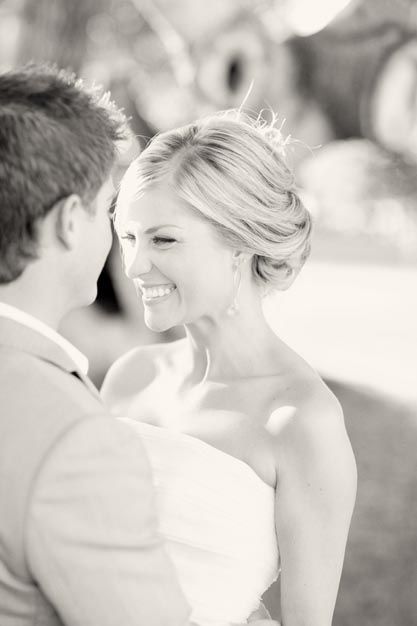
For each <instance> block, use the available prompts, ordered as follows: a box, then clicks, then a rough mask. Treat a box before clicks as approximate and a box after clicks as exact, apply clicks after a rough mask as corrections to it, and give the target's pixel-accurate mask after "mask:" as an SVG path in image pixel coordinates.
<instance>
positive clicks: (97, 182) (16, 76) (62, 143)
mask: <svg viewBox="0 0 417 626" xmlns="http://www.w3.org/2000/svg"><path fill="white" fill-rule="evenodd" d="M124 131H125V119H124V117H123V115H122V114H121V113H120V111H118V110H117V109H116V107H115V106H114V105H113V104H112V103H111V102H110V100H109V98H108V96H106V95H103V93H102V92H101V91H100V90H98V89H97V88H94V89H87V88H86V87H85V86H84V85H83V84H82V83H81V81H80V80H78V79H76V77H75V76H73V75H72V74H70V73H68V72H65V71H63V70H57V69H55V68H52V67H49V66H35V65H29V66H26V67H24V68H23V69H19V70H15V71H11V72H7V73H5V74H2V75H0V287H2V286H5V287H6V286H8V285H11V284H13V283H14V281H18V280H19V279H21V277H23V276H24V275H25V273H26V272H28V271H31V268H33V267H37V266H39V264H40V263H42V261H45V259H47V261H48V263H49V262H51V263H54V264H55V265H56V267H55V271H56V272H59V271H62V272H63V274H64V275H63V276H62V278H63V279H65V280H68V279H69V282H70V283H71V282H73V283H74V285H73V288H74V289H75V290H78V291H79V292H80V293H79V298H78V301H76V300H77V298H75V301H76V302H75V301H74V304H75V305H81V304H87V303H88V300H90V301H91V299H94V295H95V294H92V293H91V292H92V291H94V290H95V285H94V289H93V288H92V286H91V285H89V286H88V285H87V284H85V285H83V284H82V282H83V280H85V281H87V280H89V281H90V282H94V283H96V280H97V277H98V274H99V272H100V270H101V268H102V265H103V264H104V261H105V257H106V256H107V253H108V250H109V247H110V243H111V234H110V225H109V222H108V218H107V216H106V215H105V214H106V213H107V211H108V208H109V200H111V195H112V187H111V183H110V173H111V170H112V167H113V164H114V161H115V157H116V143H117V142H118V141H119V140H121V139H122V138H123V136H124ZM104 218H105V219H104ZM84 261H85V263H86V264H87V263H88V264H89V265H90V267H89V268H86V271H85V272H83V271H82V264H83V263H84ZM67 270H68V272H67ZM66 272H67V273H68V275H65V274H66ZM77 280H78V281H79V282H78V283H77ZM87 291H89V295H87Z"/></svg>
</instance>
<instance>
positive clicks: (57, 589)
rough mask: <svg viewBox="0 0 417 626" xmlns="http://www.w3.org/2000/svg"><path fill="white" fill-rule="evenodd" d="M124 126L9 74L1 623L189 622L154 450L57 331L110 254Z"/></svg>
mask: <svg viewBox="0 0 417 626" xmlns="http://www.w3.org/2000/svg"><path fill="white" fill-rule="evenodd" d="M123 132H124V119H123V116H122V115H121V114H120V112H118V111H117V110H116V109H115V107H114V106H113V105H112V104H111V103H110V102H109V101H108V99H106V98H103V97H101V96H100V94H99V93H97V92H92V91H88V90H87V89H86V88H84V87H83V86H82V85H81V84H80V83H79V82H77V81H76V80H75V79H74V78H73V77H72V76H70V75H68V74H65V73H63V72H58V71H57V70H54V69H51V68H46V67H43V68H42V67H36V66H33V67H28V68H26V69H23V70H20V71H15V72H9V73H6V74H3V75H1V76H0V624H1V626H34V625H35V624H36V625H39V626H58V625H62V624H65V625H66V626H142V625H143V626H171V625H172V626H183V625H185V624H187V623H188V616H189V609H188V607H187V604H186V602H185V600H184V598H183V596H182V593H181V591H180V589H179V586H178V583H177V581H176V579H175V575H174V572H173V568H172V566H171V563H170V562H169V560H168V558H167V556H166V555H165V552H164V549H163V546H162V545H161V541H160V539H159V537H158V534H157V531H156V519H155V512H154V502H153V493H152V488H151V478H150V473H149V472H150V470H149V468H148V464H147V461H146V458H145V455H144V452H143V449H142V446H141V444H140V442H139V441H138V440H137V439H136V438H133V437H132V434H131V431H130V430H128V429H126V427H125V426H124V425H123V424H121V423H119V422H118V420H115V419H112V418H111V417H110V415H109V414H108V413H107V411H106V410H105V408H104V407H103V405H102V403H101V401H100V398H99V396H98V394H97V392H96V390H95V388H94V387H93V385H92V383H91V382H90V381H89V379H88V378H87V376H86V373H87V362H86V359H85V357H84V356H83V355H82V354H80V353H79V352H78V350H76V348H75V347H74V346H72V345H71V344H70V343H69V342H68V341H66V340H65V339H64V338H63V337H62V336H61V335H59V334H58V333H57V328H58V326H59V324H60V322H61V320H62V318H63V317H64V316H65V315H66V314H67V313H68V312H69V311H71V310H72V309H74V308H76V307H80V306H83V305H87V304H89V303H91V302H92V301H93V300H94V299H95V296H96V285H97V278H98V275H99V273H100V271H101V269H102V267H103V264H104V261H105V258H106V256H107V254H108V251H109V248H110V243H111V231H110V221H109V216H108V210H109V206H110V203H111V200H112V196H113V193H114V189H113V186H112V183H111V178H110V172H111V169H112V166H113V164H114V160H115V155H116V144H117V142H118V140H119V139H121V137H122V135H123Z"/></svg>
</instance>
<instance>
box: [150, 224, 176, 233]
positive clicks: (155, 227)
mask: <svg viewBox="0 0 417 626" xmlns="http://www.w3.org/2000/svg"><path fill="white" fill-rule="evenodd" d="M160 228H179V229H180V230H182V228H181V226H177V225H176V224H159V226H152V227H151V228H148V230H145V235H152V234H153V233H155V232H156V231H157V230H159V229H160Z"/></svg>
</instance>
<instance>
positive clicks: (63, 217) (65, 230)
mask: <svg viewBox="0 0 417 626" xmlns="http://www.w3.org/2000/svg"><path fill="white" fill-rule="evenodd" d="M80 209H81V210H82V211H85V209H84V208H83V205H82V202H81V198H80V197H79V196H77V195H76V194H71V195H70V196H68V197H67V198H63V199H62V200H60V201H59V202H57V203H56V205H55V207H54V208H53V209H52V211H53V212H55V234H56V237H57V239H58V241H59V242H60V243H61V244H62V245H63V246H64V247H65V248H66V249H67V250H72V249H73V248H74V247H75V245H76V242H77V238H78V231H79V224H78V221H79V219H80Z"/></svg>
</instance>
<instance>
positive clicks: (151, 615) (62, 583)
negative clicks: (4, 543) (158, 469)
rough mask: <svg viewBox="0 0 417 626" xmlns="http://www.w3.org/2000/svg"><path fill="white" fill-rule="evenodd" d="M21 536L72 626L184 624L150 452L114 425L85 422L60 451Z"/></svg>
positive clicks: (43, 472) (33, 566) (40, 479)
mask: <svg viewBox="0 0 417 626" xmlns="http://www.w3.org/2000/svg"><path fill="white" fill-rule="evenodd" d="M25 533H26V534H25V541H26V550H27V555H28V565H29V568H30V570H31V572H32V574H33V576H34V578H35V579H36V581H37V582H38V583H39V585H40V587H41V588H42V589H43V591H44V593H45V595H46V596H47V597H48V599H49V600H50V602H51V603H52V604H53V606H54V607H55V609H56V610H57V612H58V613H59V615H60V617H61V619H62V621H63V622H64V624H65V625H66V626H80V625H81V624H82V626H98V625H100V626H115V625H116V624H120V626H121V625H123V626H139V625H142V624H143V625H145V624H146V626H185V625H186V624H188V618H189V608H188V606H187V604H186V601H185V599H184V597H183V595H182V592H181V590H180V588H179V585H178V583H177V581H176V577H175V573H174V569H173V566H172V564H171V563H170V561H169V559H168V557H167V555H166V554H165V552H164V549H163V545H162V543H161V540H160V537H159V536H158V533H157V521H156V514H155V506H154V497H153V488H152V481H151V474H150V468H149V465H148V461H147V458H146V455H145V451H144V449H143V447H142V444H141V442H140V440H139V438H138V437H137V436H136V435H134V434H133V433H132V431H131V429H128V428H126V426H125V425H123V424H122V423H119V422H118V421H117V420H115V419H111V418H103V417H97V418H86V419H85V420H81V421H80V422H78V423H77V424H76V425H75V426H72V428H71V429H70V430H69V431H68V432H66V433H65V434H64V435H63V436H62V437H61V439H60V440H59V441H58V442H57V443H56V444H55V446H54V448H53V450H52V451H51V452H50V454H49V456H48V457H47V459H46V460H45V462H44V463H43V465H42V467H41V469H40V471H39V474H38V476H37V478H36V481H35V484H34V487H33V490H32V494H31V499H30V502H29V505H28V514H27V520H26V526H25Z"/></svg>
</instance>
